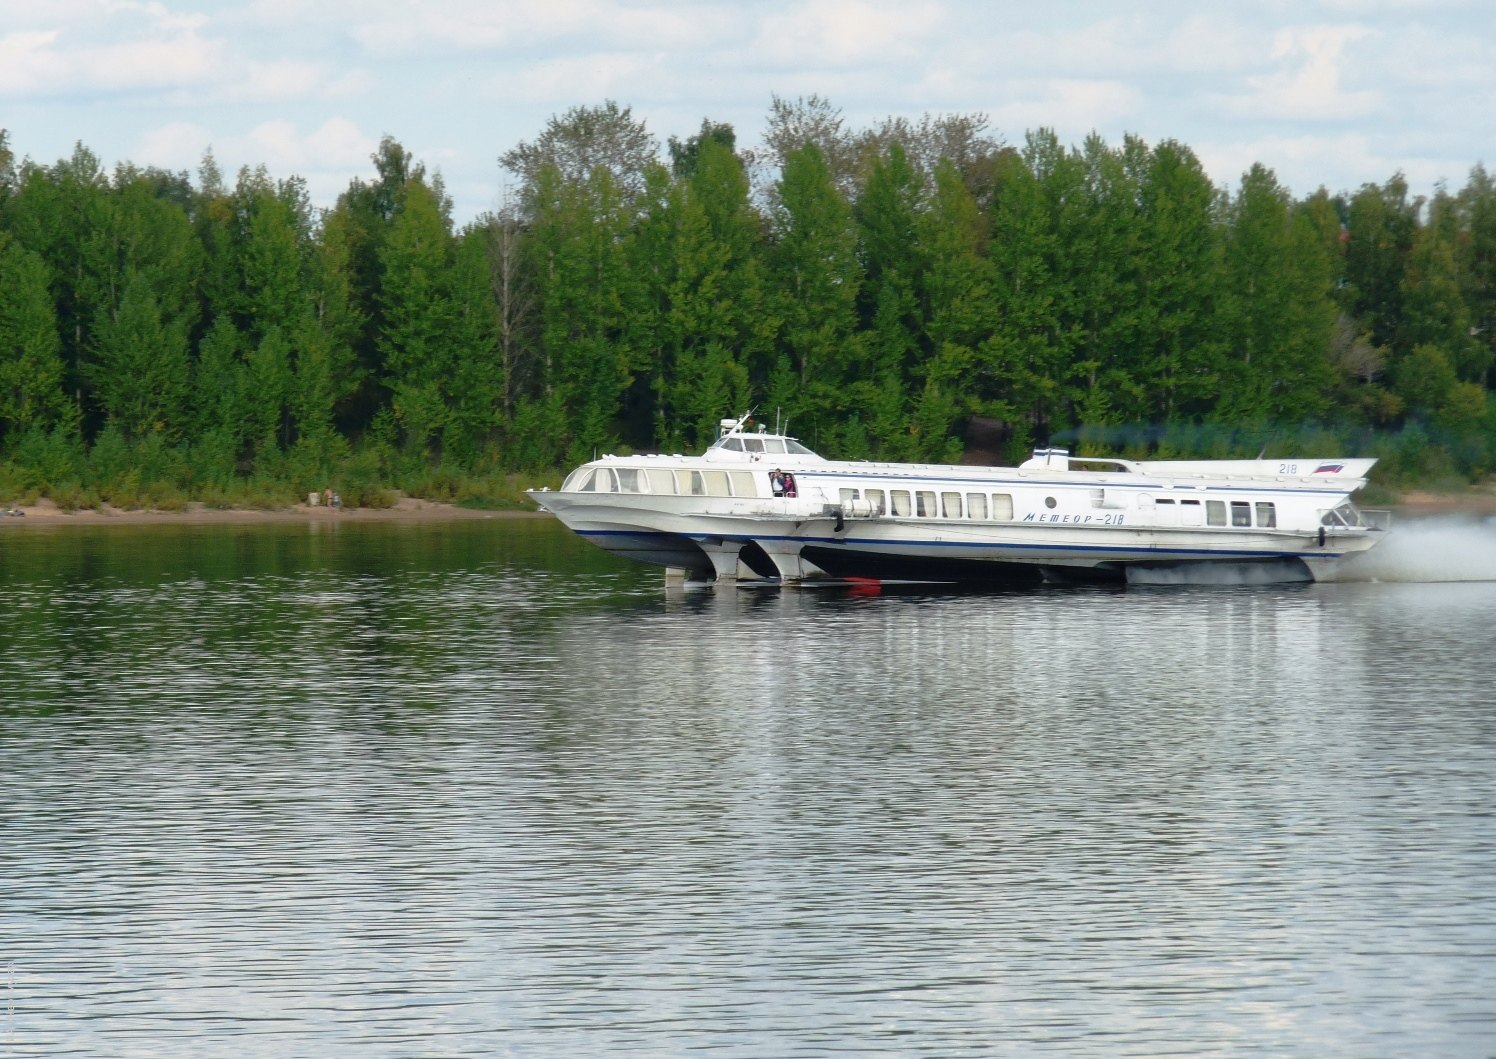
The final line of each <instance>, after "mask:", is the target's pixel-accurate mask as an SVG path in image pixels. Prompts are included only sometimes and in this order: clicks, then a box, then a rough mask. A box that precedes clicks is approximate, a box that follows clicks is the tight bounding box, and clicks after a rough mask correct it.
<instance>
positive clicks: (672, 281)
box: [631, 124, 772, 448]
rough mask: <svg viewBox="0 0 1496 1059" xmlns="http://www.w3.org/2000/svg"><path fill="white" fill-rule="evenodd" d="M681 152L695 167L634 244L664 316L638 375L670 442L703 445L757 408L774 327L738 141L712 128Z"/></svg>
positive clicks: (651, 329)
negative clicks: (721, 425)
mask: <svg viewBox="0 0 1496 1059" xmlns="http://www.w3.org/2000/svg"><path fill="white" fill-rule="evenodd" d="M677 153H678V154H680V156H681V157H683V158H688V159H689V160H690V164H689V165H688V166H685V167H683V169H684V170H685V171H683V172H681V173H680V174H679V175H678V176H677V178H676V179H675V180H674V181H672V182H671V183H670V184H669V186H668V188H665V189H664V192H663V196H662V197H661V199H660V201H659V204H658V206H657V208H656V209H655V210H654V211H653V216H652V217H651V218H649V219H648V220H647V221H646V223H645V225H644V226H643V227H642V228H641V229H640V231H639V233H638V237H637V238H636V239H635V240H634V247H635V251H636V257H635V260H636V261H637V262H638V266H637V267H635V268H633V269H631V274H632V275H633V276H635V277H636V278H639V279H643V280H647V281H648V283H649V288H650V289H648V290H640V291H638V292H637V294H638V296H639V298H640V301H639V304H640V305H653V306H654V307H655V311H656V314H657V315H656V319H655V320H654V321H653V322H651V323H647V324H646V331H645V333H646V334H647V335H648V336H649V338H651V339H652V342H651V343H649V344H651V345H652V346H653V348H654V350H655V356H654V357H653V358H646V359H645V360H642V361H641V362H640V363H639V364H638V369H639V370H640V371H641V372H644V373H647V374H648V376H649V377H650V378H651V379H652V381H653V383H654V386H655V389H656V393H657V411H656V417H657V429H656V432H657V433H658V435H659V437H660V438H661V440H663V441H665V442H666V443H667V444H668V445H670V446H672V447H674V446H682V447H687V448H699V447H701V446H703V445H706V444H709V443H710V442H711V440H712V439H713V438H714V437H715V435H716V423H717V422H718V420H720V419H721V418H722V417H723V416H725V415H731V414H735V413H738V412H741V411H743V410H744V409H745V408H746V407H747V405H748V404H749V401H750V392H749V371H750V366H751V365H753V364H755V363H757V362H759V361H761V360H762V359H763V357H764V356H765V353H766V350H767V348H768V345H769V335H770V333H771V331H772V322H771V321H770V320H769V319H768V318H767V310H766V307H765V305H764V282H763V275H762V270H761V268H760V262H759V260H758V257H757V253H756V250H757V237H758V221H757V217H756V215H755V214H754V212H753V210H752V208H751V207H750V205H749V202H748V176H747V173H746V172H745V170H744V168H743V164H742V161H741V160H740V159H739V158H738V156H737V155H736V154H735V153H734V151H733V149H732V140H731V137H730V136H728V135H724V134H723V132H722V127H721V126H711V125H710V124H707V125H704V126H703V130H702V134H701V135H700V136H699V137H697V138H695V139H693V141H692V142H691V143H689V144H688V145H685V147H684V148H683V149H682V150H681V151H679V152H677ZM662 178H663V174H660V175H659V176H658V177H657V179H662ZM641 344H643V343H641Z"/></svg>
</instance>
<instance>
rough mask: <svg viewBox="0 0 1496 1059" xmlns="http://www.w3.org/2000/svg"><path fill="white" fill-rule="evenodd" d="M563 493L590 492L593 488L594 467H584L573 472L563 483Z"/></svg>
mask: <svg viewBox="0 0 1496 1059" xmlns="http://www.w3.org/2000/svg"><path fill="white" fill-rule="evenodd" d="M561 491H562V492H563V493H590V492H592V491H593V489H592V468H591V467H583V468H581V469H579V470H575V471H572V472H571V475H570V476H569V477H568V478H567V479H566V481H564V482H562V483H561Z"/></svg>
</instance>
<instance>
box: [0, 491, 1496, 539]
mask: <svg viewBox="0 0 1496 1059" xmlns="http://www.w3.org/2000/svg"><path fill="white" fill-rule="evenodd" d="M1366 506H1367V507H1372V508H1376V507H1386V508H1390V509H1391V510H1392V512H1393V513H1394V514H1395V515H1409V516H1429V515H1466V516H1472V517H1485V516H1492V515H1496V488H1493V487H1492V486H1483V487H1480V488H1478V489H1473V490H1471V491H1469V492H1463V493H1432V492H1426V491H1423V490H1412V491H1410V492H1408V493H1404V494H1403V495H1401V496H1399V497H1398V498H1397V499H1396V500H1395V501H1393V502H1392V503H1390V504H1368V505H1366ZM15 510H19V511H21V512H23V515H21V516H15V515H12V514H10V512H11V511H15ZM552 517H554V516H552V515H550V514H548V513H547V512H545V511H539V510H536V511H520V510H514V509H509V508H500V509H479V508H467V507H458V506H457V505H455V504H446V503H441V502H438V501H434V500H420V499H417V498H415V497H402V498H401V499H400V500H399V501H398V502H396V504H395V505H394V506H393V507H387V508H374V507H345V508H328V507H323V506H321V505H318V506H315V507H314V506H312V505H309V504H292V505H290V506H288V507H283V508H210V507H207V506H206V505H204V504H202V503H200V502H197V501H194V502H192V503H190V504H188V505H187V507H186V508H185V509H183V510H181V511H156V510H150V509H130V510H126V509H123V508H115V507H111V506H109V505H108V504H105V505H104V506H103V507H102V508H80V509H78V510H77V511H64V510H62V509H61V508H59V507H58V506H57V505H56V504H54V503H53V502H52V501H51V500H48V499H45V498H43V499H42V500H40V501H38V502H37V503H35V504H29V505H24V506H22V507H19V508H15V507H7V506H5V505H0V529H3V528H4V527H6V526H150V525H183V526H193V525H198V526H202V525H223V526H234V525H239V526H243V525H253V524H256V523H276V522H449V521H458V520H468V519H534V518H552Z"/></svg>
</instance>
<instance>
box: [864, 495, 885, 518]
mask: <svg viewBox="0 0 1496 1059" xmlns="http://www.w3.org/2000/svg"><path fill="white" fill-rule="evenodd" d="M867 502H868V503H869V504H872V505H873V514H875V515H881V514H883V513H884V512H885V511H887V510H888V508H887V507H885V506H884V504H883V490H881V489H869V490H868V491H867Z"/></svg>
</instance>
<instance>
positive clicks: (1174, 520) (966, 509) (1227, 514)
mask: <svg viewBox="0 0 1496 1059" xmlns="http://www.w3.org/2000/svg"><path fill="white" fill-rule="evenodd" d="M745 440H747V439H745ZM561 488H562V489H563V490H566V491H568V492H582V493H655V494H663V495H666V496H758V495H759V493H758V490H757V488H756V487H755V484H754V481H753V474H752V472H750V471H726V470H700V471H685V470H682V471H673V470H669V469H667V468H663V467H648V468H643V467H582V468H580V469H578V470H576V471H574V472H572V475H571V477H569V478H568V479H567V480H566V484H565V485H563V486H562V487H561ZM859 492H861V494H862V496H861V497H860V499H864V500H866V501H867V502H868V504H869V505H870V506H871V507H872V510H873V513H874V514H877V515H886V514H892V515H898V516H903V517H906V518H907V517H909V516H911V515H912V516H914V517H915V518H944V519H961V518H965V519H977V520H983V521H985V520H987V519H994V520H997V521H1011V520H1012V518H1013V496H1012V494H1011V493H961V492H956V491H954V490H952V491H947V492H936V491H935V490H933V489H888V490H884V489H867V490H861V491H859V490H857V489H843V490H841V500H842V502H843V503H845V502H847V501H849V500H857V499H859V495H858V494H859ZM1045 503H1046V504H1047V505H1048V506H1049V507H1054V506H1055V505H1054V502H1053V498H1046V500H1045ZM1138 506H1139V507H1144V508H1146V507H1152V508H1153V521H1154V522H1155V523H1156V524H1157V525H1160V526H1201V525H1204V526H1232V527H1237V528H1250V527H1252V526H1254V525H1255V526H1257V527H1258V528H1260V529H1271V528H1273V527H1275V526H1277V525H1278V513H1277V508H1276V507H1275V506H1274V504H1273V503H1272V502H1271V501H1261V500H1259V501H1257V502H1255V503H1253V502H1251V501H1247V500H1231V501H1225V500H1204V501H1201V500H1178V501H1176V500H1175V499H1174V498H1172V497H1152V496H1149V495H1140V496H1139V497H1138Z"/></svg>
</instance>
